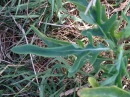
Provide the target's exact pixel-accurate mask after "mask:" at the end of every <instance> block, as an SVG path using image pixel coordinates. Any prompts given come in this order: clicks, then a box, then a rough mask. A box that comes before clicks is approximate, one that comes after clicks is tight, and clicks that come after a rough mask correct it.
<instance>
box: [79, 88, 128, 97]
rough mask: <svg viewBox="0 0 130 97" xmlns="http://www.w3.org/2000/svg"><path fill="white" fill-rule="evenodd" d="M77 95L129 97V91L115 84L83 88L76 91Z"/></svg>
mask: <svg viewBox="0 0 130 97" xmlns="http://www.w3.org/2000/svg"><path fill="white" fill-rule="evenodd" d="M78 95H79V97H130V93H129V92H127V91H125V90H122V89H120V88H118V87H116V86H111V87H96V88H83V89H81V90H79V91H78Z"/></svg>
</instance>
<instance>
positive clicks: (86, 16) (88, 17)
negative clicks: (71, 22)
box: [79, 12, 95, 24]
mask: <svg viewBox="0 0 130 97" xmlns="http://www.w3.org/2000/svg"><path fill="white" fill-rule="evenodd" d="M79 15H80V17H81V18H82V20H84V21H85V22H87V23H89V24H95V20H94V19H93V18H92V17H91V16H90V15H85V14H84V13H83V12H80V13H79Z"/></svg>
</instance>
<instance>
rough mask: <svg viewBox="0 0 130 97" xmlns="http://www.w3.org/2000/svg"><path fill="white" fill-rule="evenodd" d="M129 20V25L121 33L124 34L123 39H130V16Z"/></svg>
mask: <svg viewBox="0 0 130 97" xmlns="http://www.w3.org/2000/svg"><path fill="white" fill-rule="evenodd" d="M127 19H128V21H127V22H128V25H127V26H126V27H125V28H124V29H123V30H122V31H121V32H122V38H129V37H130V16H129V17H127Z"/></svg>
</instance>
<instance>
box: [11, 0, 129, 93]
mask: <svg viewBox="0 0 130 97" xmlns="http://www.w3.org/2000/svg"><path fill="white" fill-rule="evenodd" d="M70 1H71V2H73V3H74V4H76V5H77V8H78V10H79V12H80V17H81V19H82V20H84V21H85V22H87V23H90V24H92V25H93V28H92V29H88V30H84V31H82V35H83V36H87V38H88V39H89V44H87V46H81V45H83V43H82V42H78V43H77V44H72V43H69V42H64V41H60V40H56V39H52V38H48V37H47V36H45V35H44V34H42V33H41V32H40V31H39V30H38V29H37V28H36V27H35V26H33V25H32V26H31V29H32V30H33V31H34V32H35V33H36V34H37V35H38V36H39V37H40V38H41V39H42V40H43V42H45V43H46V45H47V47H46V48H42V47H38V46H36V45H32V44H26V45H22V46H16V47H13V48H12V51H13V52H15V53H18V54H35V55H38V56H43V57H53V58H57V57H59V56H62V57H66V56H71V55H73V56H75V61H74V63H73V65H72V66H71V67H69V68H68V76H69V77H72V76H75V73H77V72H78V71H79V70H80V68H81V67H82V66H83V65H84V64H85V63H87V62H89V63H91V64H92V65H93V67H94V72H95V73H96V74H97V73H98V71H99V70H103V71H104V74H106V75H104V77H105V78H106V80H105V81H102V82H101V86H106V85H117V86H118V87H120V88H121V87H122V80H121V79H122V77H123V76H124V75H126V76H127V77H128V78H129V73H128V71H127V65H128V58H129V53H130V51H129V50H126V49H125V47H126V46H128V45H130V44H129V43H128V44H125V43H124V41H125V40H127V38H128V37H129V36H130V34H129V33H130V32H129V31H130V28H129V25H130V17H128V16H126V15H125V13H123V12H122V17H123V18H124V19H125V20H126V22H127V23H128V25H127V26H126V27H125V28H123V29H122V30H121V31H118V29H119V24H120V23H121V21H119V20H118V19H117V17H118V14H115V15H113V16H111V18H110V19H109V18H108V17H107V16H106V13H105V6H102V5H101V3H100V0H97V2H96V5H95V6H92V7H91V8H90V10H89V12H88V13H87V15H85V14H84V12H85V10H86V6H87V5H88V2H87V1H86V0H82V1H79V0H70ZM93 36H98V37H100V38H101V39H104V42H105V43H97V44H96V45H95V44H94V39H93ZM101 52H108V53H110V54H111V56H112V57H110V58H109V57H105V56H101ZM104 61H105V62H108V61H110V62H111V63H109V64H105V63H104ZM112 89H113V87H112ZM117 91H118V90H117Z"/></svg>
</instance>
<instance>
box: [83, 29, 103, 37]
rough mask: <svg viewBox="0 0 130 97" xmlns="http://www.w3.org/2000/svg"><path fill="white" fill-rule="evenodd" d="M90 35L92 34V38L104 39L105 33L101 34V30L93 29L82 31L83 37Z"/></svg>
mask: <svg viewBox="0 0 130 97" xmlns="http://www.w3.org/2000/svg"><path fill="white" fill-rule="evenodd" d="M88 33H91V34H92V36H101V37H104V35H103V33H102V32H101V30H100V29H99V28H95V29H94V28H93V29H88V30H83V31H82V35H83V36H88Z"/></svg>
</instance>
